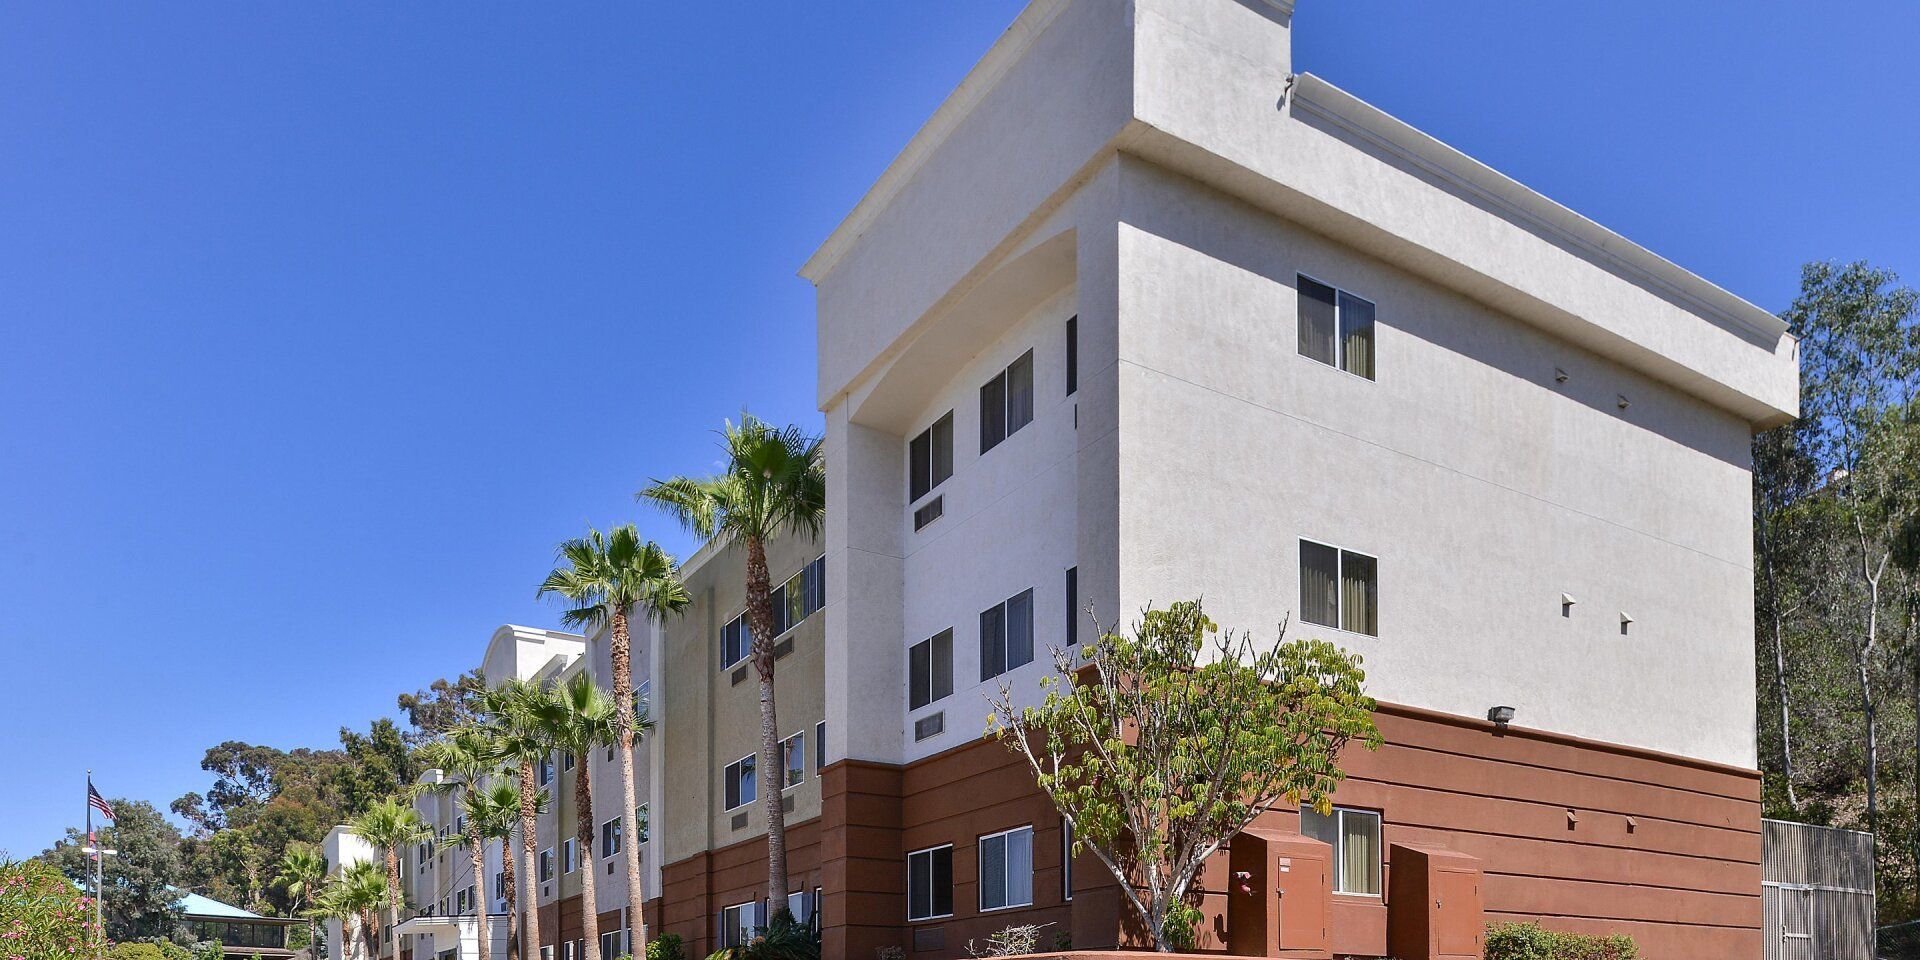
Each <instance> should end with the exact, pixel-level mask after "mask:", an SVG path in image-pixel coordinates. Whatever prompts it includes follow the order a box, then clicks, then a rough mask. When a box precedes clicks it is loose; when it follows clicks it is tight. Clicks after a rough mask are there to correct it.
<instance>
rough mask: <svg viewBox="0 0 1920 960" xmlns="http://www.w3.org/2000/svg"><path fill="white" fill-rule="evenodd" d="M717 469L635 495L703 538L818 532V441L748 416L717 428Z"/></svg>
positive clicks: (821, 514) (822, 501)
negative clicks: (720, 464)
mask: <svg viewBox="0 0 1920 960" xmlns="http://www.w3.org/2000/svg"><path fill="white" fill-rule="evenodd" d="M720 440H721V443H720V445H721V447H722V449H724V450H725V451H726V460H725V465H724V469H723V471H722V472H720V473H718V474H715V475H713V476H710V477H701V478H696V477H675V478H673V479H670V480H656V481H654V482H653V483H652V484H650V485H649V486H648V487H647V488H646V489H644V490H642V491H640V492H639V493H638V494H636V495H635V496H636V497H637V498H638V499H640V500H642V501H644V502H648V503H652V504H653V505H654V506H656V507H659V508H660V509H661V510H662V511H664V512H665V513H666V514H667V515H668V516H670V517H673V518H674V519H675V520H678V521H679V522H680V523H681V524H682V525H684V526H685V527H686V528H687V529H688V530H689V531H690V532H692V533H695V534H698V535H699V536H701V537H709V538H711V537H724V538H727V539H733V540H759V541H761V542H763V543H764V542H765V541H767V540H771V539H772V538H774V537H775V536H777V535H779V534H781V533H787V532H791V533H800V534H804V535H807V536H813V535H817V534H818V533H819V532H820V524H821V522H822V520H823V519H824V518H825V516H826V509H827V477H826V471H825V469H824V467H823V466H822V462H821V456H820V439H819V438H818V437H812V436H808V435H807V434H806V433H805V432H803V431H801V430H800V428H798V427H784V428H782V427H776V426H773V425H772V424H770V423H768V422H766V421H765V420H762V419H760V418H758V417H755V416H752V415H745V416H742V417H741V418H740V423H739V425H737V426H736V425H734V424H733V423H728V424H726V425H725V426H724V427H723V428H722V429H721V431H720Z"/></svg>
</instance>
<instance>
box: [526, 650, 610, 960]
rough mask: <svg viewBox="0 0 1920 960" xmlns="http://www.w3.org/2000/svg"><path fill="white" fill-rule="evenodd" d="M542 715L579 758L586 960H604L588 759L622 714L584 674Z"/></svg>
mask: <svg viewBox="0 0 1920 960" xmlns="http://www.w3.org/2000/svg"><path fill="white" fill-rule="evenodd" d="M542 713H543V716H544V718H545V721H544V722H545V724H546V727H547V731H548V734H549V736H550V737H551V738H552V740H553V742H554V743H555V744H557V745H559V746H560V747H562V748H564V749H567V750H571V751H573V754H574V757H575V760H574V764H573V784H574V796H573V802H574V812H575V817H574V819H575V820H577V821H578V826H577V829H576V830H575V832H574V841H575V856H576V857H577V858H578V859H577V860H576V861H575V862H577V863H582V864H584V869H582V870H581V871H580V902H581V904H582V907H581V910H580V915H581V924H582V926H583V927H584V931H583V935H584V937H585V939H586V955H585V957H584V958H583V960H601V958H600V915H599V909H600V908H599V906H598V904H599V901H598V900H597V899H595V897H596V893H595V891H594V872H595V871H594V869H593V824H594V820H593V777H592V775H591V774H590V773H588V771H589V770H591V769H593V764H592V763H591V762H589V759H588V758H589V757H590V756H591V755H592V754H593V751H594V749H595V748H596V747H601V746H604V745H606V744H609V743H612V742H613V740H614V735H615V734H614V724H615V723H616V719H615V718H616V716H617V714H618V711H617V710H616V709H615V707H614V704H613V698H612V697H611V696H609V695H608V694H607V692H606V691H605V690H603V689H601V688H600V687H598V686H596V685H595V684H594V682H593V678H592V677H589V676H587V674H586V673H585V672H584V671H583V672H581V673H577V674H575V675H574V677H573V679H572V680H570V681H568V682H567V683H566V684H565V685H564V686H562V687H560V688H559V689H558V690H555V691H553V693H552V695H551V696H550V697H548V698H547V702H546V704H545V708H544V710H543V711H542Z"/></svg>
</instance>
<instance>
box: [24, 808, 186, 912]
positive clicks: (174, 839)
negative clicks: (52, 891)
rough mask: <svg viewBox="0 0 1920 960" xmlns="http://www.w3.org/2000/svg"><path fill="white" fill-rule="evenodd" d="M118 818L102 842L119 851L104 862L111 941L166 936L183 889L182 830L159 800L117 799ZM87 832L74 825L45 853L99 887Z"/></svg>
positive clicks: (80, 880)
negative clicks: (86, 849)
mask: <svg viewBox="0 0 1920 960" xmlns="http://www.w3.org/2000/svg"><path fill="white" fill-rule="evenodd" d="M110 803H111V804H112V806H113V812H114V816H115V818H116V819H115V820H113V821H112V822H111V823H110V824H109V825H108V826H105V827H102V828H100V829H99V830H98V833H99V837H100V843H101V844H102V845H103V846H105V847H106V848H107V849H110V850H114V851H116V852H115V854H114V855H113V856H110V857H108V858H107V859H106V862H105V863H104V864H103V865H102V868H101V870H102V881H103V883H104V884H105V890H104V907H105V911H104V912H105V917H106V924H107V938H108V939H110V940H115V941H120V940H142V939H149V938H161V939H165V938H167V937H170V936H172V935H173V933H174V926H175V924H174V913H173V906H174V904H175V903H176V902H177V901H178V900H179V898H180V894H179V892H178V890H176V889H175V887H176V886H177V885H178V883H179V879H180V843H181V838H180V831H178V830H176V829H174V826H173V824H171V823H168V822H167V819H166V817H165V816H163V815H162V814H161V813H160V811H159V810H156V809H154V807H153V804H150V803H147V802H145V801H142V800H128V799H125V798H116V799H113V800H111V801H110ZM86 846H89V844H88V843H87V837H86V833H85V831H83V830H80V829H78V828H69V829H68V830H67V835H66V837H65V839H62V840H60V841H58V842H56V843H55V844H54V845H53V848H52V849H50V850H48V851H47V852H46V853H44V854H42V855H41V856H42V859H45V860H48V861H50V862H52V863H53V864H54V865H56V866H57V867H59V869H60V872H61V873H62V874H64V875H65V876H66V877H67V879H69V880H72V881H74V882H75V883H78V884H81V885H82V886H83V887H85V888H87V889H92V887H93V858H92V857H90V856H88V855H87V854H86V853H83V852H81V848H83V847H86Z"/></svg>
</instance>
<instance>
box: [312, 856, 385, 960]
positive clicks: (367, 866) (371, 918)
mask: <svg viewBox="0 0 1920 960" xmlns="http://www.w3.org/2000/svg"><path fill="white" fill-rule="evenodd" d="M383 873H384V872H383V871H382V870H381V869H380V866H379V864H376V863H374V862H373V861H371V860H362V861H361V862H359V863H356V864H354V865H353V866H350V867H347V868H345V869H343V870H341V871H340V875H339V876H337V877H335V878H333V880H331V881H329V882H328V883H327V885H326V887H324V888H323V889H322V890H321V891H320V893H319V894H318V895H316V896H315V897H314V906H313V909H312V910H311V911H309V913H310V914H311V915H312V916H316V917H322V918H327V919H337V920H339V921H340V947H341V953H342V954H343V955H345V956H347V957H352V955H353V941H354V937H353V928H354V926H356V925H357V926H358V927H359V931H360V941H361V947H360V956H362V957H364V958H366V960H373V958H374V957H375V956H376V955H377V954H378V944H377V941H376V940H375V936H376V933H375V931H376V930H377V929H378V928H379V926H380V906H381V904H384V903H386V902H387V899H388V898H387V878H386V877H385V876H384V875H383Z"/></svg>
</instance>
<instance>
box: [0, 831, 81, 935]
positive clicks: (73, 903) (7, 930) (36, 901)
mask: <svg viewBox="0 0 1920 960" xmlns="http://www.w3.org/2000/svg"><path fill="white" fill-rule="evenodd" d="M96 936H97V934H96V932H95V929H94V926H93V900H92V898H90V897H86V896H84V895H82V894H81V893H80V891H79V890H78V889H77V888H75V887H74V886H73V884H71V883H69V882H67V879H66V878H65V877H63V876H61V873H60V871H59V870H57V869H55V867H54V866H53V864H51V863H47V862H45V861H43V860H26V861H14V860H8V859H6V858H5V857H0V943H4V947H0V955H4V956H6V957H8V958H9V960H12V958H19V960H56V958H61V960H64V958H67V957H75V956H79V955H81V953H82V952H83V949H84V948H85V946H86V945H87V944H88V943H91V942H93V940H94V938H95V937H96Z"/></svg>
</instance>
